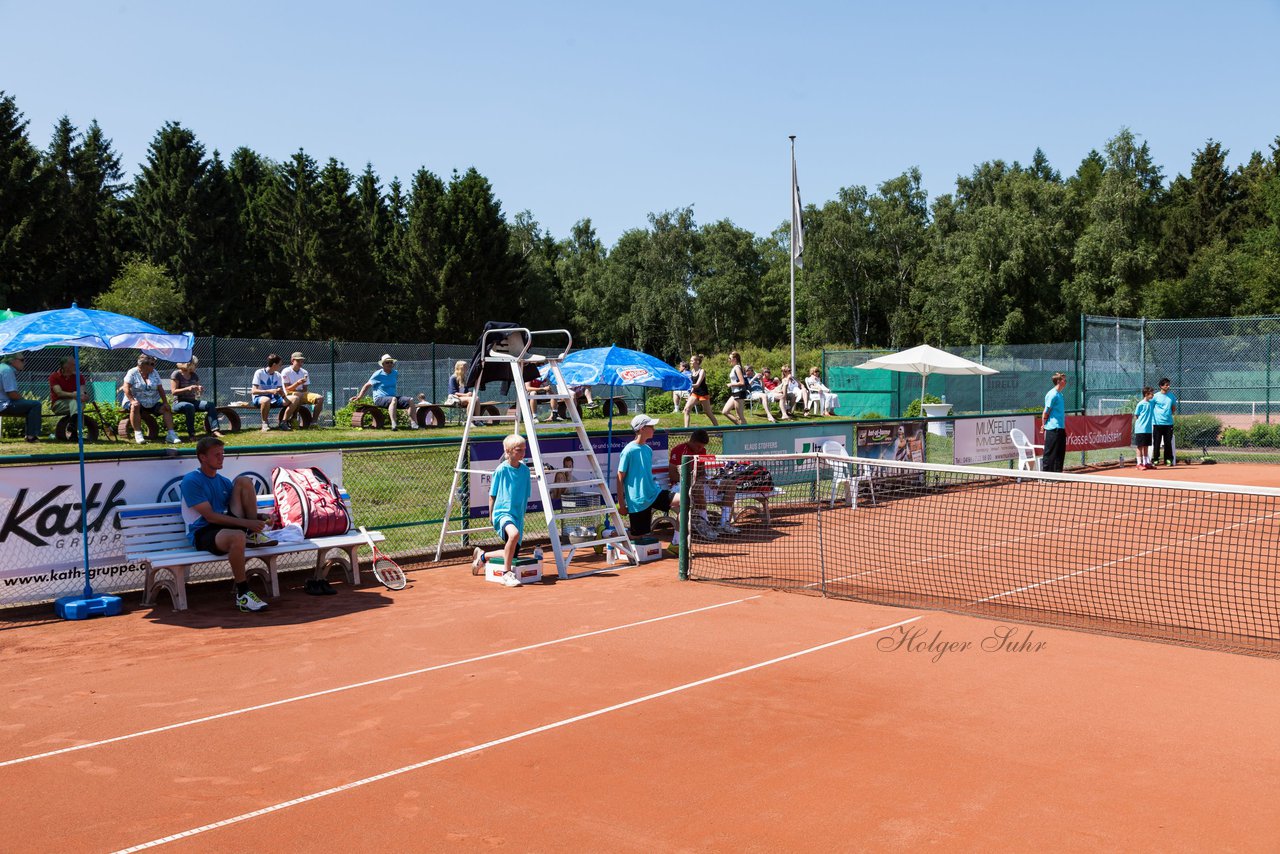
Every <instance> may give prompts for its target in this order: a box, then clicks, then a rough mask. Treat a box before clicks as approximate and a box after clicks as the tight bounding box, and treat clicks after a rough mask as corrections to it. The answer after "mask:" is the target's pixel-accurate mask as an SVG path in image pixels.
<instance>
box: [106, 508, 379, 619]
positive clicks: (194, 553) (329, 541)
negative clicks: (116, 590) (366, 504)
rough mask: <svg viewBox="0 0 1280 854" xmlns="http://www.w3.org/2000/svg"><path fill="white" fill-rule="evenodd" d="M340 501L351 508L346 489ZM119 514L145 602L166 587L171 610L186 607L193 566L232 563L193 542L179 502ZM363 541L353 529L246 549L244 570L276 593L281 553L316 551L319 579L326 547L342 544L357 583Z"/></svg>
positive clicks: (350, 574)
mask: <svg viewBox="0 0 1280 854" xmlns="http://www.w3.org/2000/svg"><path fill="white" fill-rule="evenodd" d="M342 500H343V501H344V502H346V504H347V506H348V508H350V506H351V500H350V497H349V496H348V495H347V493H346V492H345V491H344V492H343V493H342ZM274 508H275V499H274V498H273V497H272V496H270V495H260V496H258V512H259V513H270V512H271V511H272V510H273V509H274ZM119 519H120V526H121V528H122V529H123V533H124V552H125V557H126V559H127V560H128V561H130V562H138V563H140V564H141V565H142V566H143V568H144V569H145V571H146V578H145V582H144V595H143V602H144V603H145V604H147V605H154V604H156V597H157V595H158V594H159V593H160V591H161V590H167V591H168V592H169V598H170V600H171V601H172V602H173V609H174V610H175V611H185V610H186V609H187V577H188V572H189V570H190V569H191V567H193V566H196V565H198V564H206V563H222V564H227V566H228V567H230V564H229V563H227V558H226V556H225V555H215V554H212V553H211V552H206V551H200V550H199V549H197V548H195V547H194V546H192V545H191V541H190V540H189V539H188V538H187V525H186V522H185V521H184V520H183V518H182V504H181V503H180V502H177V501H168V502H163V503H159V504H131V505H129V506H127V507H122V508H121V509H120V511H119ZM369 535H370V536H371V537H373V540H374V542H382V541H384V540H385V539H386V537H384V536H383V535H382V534H381V533H380V532H377V531H370V532H369ZM366 544H367V543H366V541H365V538H364V535H363V534H361V533H360V532H359V531H357V530H355V529H352V530H350V531H348V532H347V533H345V534H340V535H337V536H332V537H315V538H311V539H307V540H301V541H299V542H293V543H280V544H278V545H274V546H266V547H263V548H249V549H246V550H245V564H246V568H245V574H246V576H247V577H250V578H261V579H262V583H263V586H264V587H265V588H266V590H267V595H268V596H271V597H272V598H275V597H278V596H279V595H280V580H279V578H278V576H277V573H276V562H277V559H278V558H279V557H280V556H281V555H287V554H298V553H302V552H309V551H314V552H315V553H316V565H315V577H316V578H323V577H324V576H325V575H326V574H327V568H328V564H327V562H326V561H327V558H328V555H329V552H330V551H332V550H334V549H340V550H342V551H343V552H345V553H346V555H347V561H348V563H347V567H346V575H347V581H349V582H350V583H351V584H352V585H356V584H359V583H360V561H359V560H358V559H357V558H356V550H357V549H358V548H360V547H361V546H363V545H366ZM253 561H260V562H261V563H262V564H263V566H256V565H251V564H252V562H253Z"/></svg>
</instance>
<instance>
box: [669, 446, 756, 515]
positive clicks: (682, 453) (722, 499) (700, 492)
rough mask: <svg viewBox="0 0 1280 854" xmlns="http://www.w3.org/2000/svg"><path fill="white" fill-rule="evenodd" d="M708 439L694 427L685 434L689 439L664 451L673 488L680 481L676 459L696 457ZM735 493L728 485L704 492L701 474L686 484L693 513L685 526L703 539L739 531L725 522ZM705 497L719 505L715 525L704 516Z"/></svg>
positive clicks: (702, 450) (731, 512)
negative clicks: (687, 525)
mask: <svg viewBox="0 0 1280 854" xmlns="http://www.w3.org/2000/svg"><path fill="white" fill-rule="evenodd" d="M709 441H711V437H710V436H708V435H707V431H706V430H694V431H693V432H692V433H691V434H690V435H689V441H687V442H681V443H680V444H679V445H676V446H675V447H674V448H672V449H671V450H670V452H668V454H667V478H668V480H669V481H670V483H671V486H672V488H673V489H674V488H675V487H676V484H678V483H679V482H680V461H681V460H683V459H684V458H685V457H700V456H702V455H703V454H705V453H706V452H707V442H709ZM736 492H737V490H736V489H734V488H733V487H732V486H730V487H729V488H727V489H725V488H721V489H720V490H719V491H717V490H715V489H712V490H710V491H709V492H708V490H707V488H706V478H705V476H704V477H700V478H698V480H696V481H695V482H694V483H692V484H691V485H690V486H689V497H690V498H691V499H692V501H693V515H692V516H691V517H690V518H689V526H690V527H691V528H693V532H694V533H695V534H697V535H698V536H700V537H702V538H704V539H707V540H714V539H715V538H716V537H718V536H719V535H720V534H737V533H739V530H738V529H737V528H735V527H733V526H732V525H730V524H729V521H730V518H731V517H732V515H733V500H734V497H735V495H736ZM708 499H710V500H711V501H713V502H717V503H719V504H720V525H719V527H718V528H717V527H716V526H715V525H712V524H711V520H710V519H708V518H707V500H708Z"/></svg>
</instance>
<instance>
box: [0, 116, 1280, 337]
mask: <svg viewBox="0 0 1280 854" xmlns="http://www.w3.org/2000/svg"><path fill="white" fill-rule="evenodd" d="M1227 157H1228V152H1227V151H1226V150H1224V149H1223V148H1222V146H1221V145H1220V144H1219V143H1218V142H1215V141H1213V140H1209V141H1207V142H1206V143H1205V145H1204V147H1203V148H1201V149H1199V150H1198V151H1196V152H1194V153H1193V154H1192V159H1191V164H1190V167H1189V169H1188V170H1187V174H1185V175H1184V174H1178V175H1177V176H1176V177H1175V178H1173V179H1172V180H1171V181H1168V182H1166V181H1165V178H1164V175H1163V174H1162V172H1161V168H1160V167H1159V166H1158V165H1156V164H1155V163H1154V162H1153V161H1152V158H1151V153H1150V150H1149V148H1148V146H1147V144H1146V143H1145V142H1143V141H1141V140H1140V139H1139V137H1137V136H1136V135H1135V134H1134V133H1133V132H1132V131H1130V130H1129V129H1127V128H1122V129H1121V130H1120V131H1119V132H1118V133H1117V134H1116V135H1115V136H1114V137H1113V138H1112V139H1110V140H1108V141H1107V142H1106V144H1105V145H1104V146H1103V147H1102V150H1101V151H1100V152H1099V151H1091V152H1090V153H1089V154H1088V155H1087V156H1086V157H1085V158H1084V159H1083V160H1082V161H1081V163H1080V164H1079V165H1078V166H1077V167H1076V169H1075V171H1074V172H1073V173H1071V174H1070V175H1069V176H1067V177H1065V178H1064V177H1063V175H1062V174H1061V173H1060V172H1059V171H1058V170H1057V169H1055V168H1053V167H1052V166H1051V165H1050V164H1049V162H1048V160H1047V158H1046V157H1045V155H1044V154H1043V152H1041V151H1040V150H1038V149H1037V150H1036V151H1035V152H1034V153H1033V154H1032V156H1031V159H1030V162H1029V163H1028V164H1026V165H1023V164H1021V163H1019V162H1013V163H1006V162H1003V161H1001V160H992V161H989V162H985V163H981V164H979V165H977V166H975V167H974V169H973V171H972V173H971V174H969V175H967V176H961V177H959V178H958V179H957V181H956V186H955V191H954V192H952V193H947V194H944V195H941V196H938V197H936V198H935V199H933V200H932V201H930V200H929V198H928V196H927V194H926V193H925V191H924V189H923V187H922V184H921V176H920V172H919V170H918V169H914V168H912V169H908V170H906V171H905V172H903V173H902V174H901V175H898V176H896V177H894V178H891V179H889V180H887V181H885V182H883V183H882V184H880V185H879V186H878V187H876V188H875V190H874V191H871V190H869V189H868V188H866V187H862V186H850V187H845V188H842V189H840V190H839V191H838V192H837V193H836V197H835V198H834V199H831V200H829V201H826V202H824V203H822V204H820V205H813V204H811V205H809V206H808V207H807V208H806V209H805V254H804V266H803V269H802V270H801V271H799V272H798V274H797V279H796V311H797V336H798V338H799V343H800V344H801V345H802V346H809V347H812V346H820V345H823V344H827V343H831V342H847V343H848V344H850V345H853V346H856V347H893V348H897V347H904V346H910V345H913V344H917V343H921V342H928V343H931V344H935V345H940V346H950V345H965V344H978V343H983V344H1018V343H1037V342H1048V341H1063V340H1071V339H1073V338H1074V337H1075V336H1076V334H1077V331H1078V316H1079V314H1080V313H1082V312H1085V313H1095V314H1118V315H1145V316H1148V317H1197V316H1226V315H1245V314H1273V313H1280V137H1277V138H1276V140H1274V141H1273V142H1272V143H1271V144H1270V146H1269V150H1268V152H1267V153H1265V154H1264V153H1262V152H1260V151H1255V152H1254V153H1253V154H1252V155H1251V156H1250V157H1249V158H1248V160H1247V161H1246V162H1244V164H1243V165H1240V166H1238V167H1236V168H1231V167H1229V166H1228V164H1227ZM789 232H790V223H789V221H784V222H781V223H780V224H779V226H778V228H777V229H775V230H774V231H773V232H772V233H770V234H766V235H756V234H753V233H752V232H750V231H748V230H746V229H743V228H740V227H738V226H737V225H735V224H734V223H733V222H731V221H729V220H727V219H726V220H721V221H718V222H712V223H705V224H700V223H698V222H697V221H696V219H695V216H694V211H693V208H692V207H691V206H689V207H681V208H675V209H672V210H669V211H662V212H657V213H651V214H649V216H648V221H647V222H646V223H645V224H644V225H641V226H637V227H635V228H632V229H629V230H627V231H625V232H624V233H623V234H622V235H621V236H620V237H619V238H618V240H617V241H616V242H615V243H614V245H613V246H611V247H610V246H606V245H604V243H603V242H602V241H601V240H600V238H599V236H598V235H597V233H596V231H595V229H594V228H593V226H592V224H591V220H590V219H589V218H584V219H582V220H581V221H579V222H578V223H576V224H575V225H574V226H573V228H572V229H571V230H570V233H569V234H568V235H567V236H565V237H557V236H555V235H552V234H550V233H548V231H547V230H546V229H545V228H543V227H542V226H541V225H540V224H539V223H538V222H537V220H536V219H535V218H534V216H533V214H532V213H531V212H529V211H521V212H519V213H516V214H515V215H513V216H508V215H507V214H506V213H505V212H504V211H503V209H502V205H501V202H500V201H499V200H498V198H497V197H496V195H495V193H494V190H493V187H492V186H491V185H490V183H489V181H488V180H487V179H486V178H485V177H484V176H483V175H482V174H481V173H480V172H479V171H477V170H476V169H474V168H471V169H468V170H467V171H466V172H465V173H462V174H459V173H457V172H455V173H453V174H452V175H451V176H449V177H448V179H447V180H446V179H445V178H442V177H441V176H438V175H435V174H434V173H432V172H430V171H429V170H427V169H419V170H418V171H417V172H416V173H415V174H414V175H413V176H411V178H410V179H409V181H408V183H407V184H402V183H401V182H400V180H399V179H392V180H391V181H389V182H384V180H383V179H382V178H381V177H380V176H379V175H378V173H377V172H376V171H375V170H374V168H373V166H372V165H371V164H369V165H366V166H365V168H364V169H363V171H361V172H359V173H358V174H357V173H355V172H352V171H351V170H350V169H348V168H347V167H346V166H345V165H344V164H342V163H340V162H339V161H337V160H335V159H333V158H330V159H329V160H327V161H325V162H323V163H321V162H319V161H318V160H317V159H316V158H314V157H313V156H311V155H310V154H308V153H306V152H305V151H303V150H299V151H298V152H297V153H295V154H293V155H292V156H291V157H289V158H288V159H286V160H284V161H280V162H277V161H274V160H271V159H269V158H267V157H265V156H263V155H261V154H258V153H256V152H254V151H252V150H250V149H248V148H239V149H236V150H235V151H233V152H232V153H231V155H230V157H229V158H228V159H226V160H224V159H223V157H222V155H221V154H220V153H219V152H218V151H212V152H210V151H208V150H207V149H206V148H205V146H204V145H203V144H202V143H201V142H200V141H199V139H198V138H197V137H196V135H195V134H194V133H193V132H192V131H191V130H190V129H188V128H186V127H184V126H182V125H180V124H178V123H174V122H170V123H167V124H165V125H164V126H163V127H161V128H160V130H159V131H157V133H156V134H155V137H154V138H153V139H152V141H151V144H150V146H149V148H148V150H147V153H146V158H145V160H144V162H143V163H141V164H140V165H139V167H138V169H137V170H136V172H135V174H134V180H133V182H132V184H129V183H126V182H125V180H124V171H123V169H122V168H121V157H120V155H119V154H118V153H117V152H116V151H115V150H114V149H113V147H112V143H111V140H110V139H108V138H107V136H106V135H105V133H104V131H103V129H102V128H101V127H99V126H98V124H97V123H96V122H91V123H90V124H89V125H88V127H87V128H84V129H83V130H82V129H79V128H77V127H76V126H75V125H73V124H72V122H71V121H70V119H69V118H63V119H62V120H61V121H60V122H58V124H57V125H56V127H55V128H54V132H53V136H52V139H51V140H50V141H49V143H48V145H47V146H46V147H45V148H43V149H42V148H38V147H37V146H36V144H35V143H34V142H33V141H32V140H31V138H30V136H29V133H28V123H27V122H26V120H25V119H24V117H23V114H22V113H21V111H20V110H19V108H18V105H17V102H16V99H15V98H14V97H13V96H11V95H8V94H6V93H4V92H0V301H2V302H3V303H4V305H3V306H0V307H9V308H12V309H15V310H18V311H38V310H41V309H46V308H56V307H61V306H65V305H67V304H69V303H70V302H71V301H72V300H77V301H78V302H79V303H80V304H82V305H99V306H103V307H109V308H111V309H112V310H117V311H129V310H132V311H133V313H136V314H139V315H140V316H147V317H148V319H152V320H155V321H156V322H160V323H162V325H169V326H173V327H179V328H182V329H191V330H192V331H195V332H196V333H197V334H201V335H222V336H243V337H264V338H272V337H288V338H315V339H327V338H337V339H343V340H369V339H376V340H397V341H406V342H416V341H442V342H466V341H471V340H473V339H474V338H475V337H476V336H477V334H478V332H479V329H480V328H481V326H482V325H483V323H484V321H485V320H487V319H507V320H519V321H521V322H523V323H525V324H527V325H529V326H533V327H548V326H562V325H563V326H567V327H569V328H570V329H571V330H573V332H574V335H575V339H576V340H577V341H578V342H580V343H582V344H584V345H602V344H609V343H617V344H621V345H624V346H629V347H635V348H637V349H642V350H646V351H648V352H652V353H655V354H657V355H660V356H663V357H665V358H667V359H669V360H673V361H674V360H675V359H678V358H682V357H686V356H687V355H688V354H690V353H693V352H708V353H715V352H723V351H726V350H729V349H731V348H734V347H746V346H751V347H758V348H766V349H767V348H774V347H779V346H782V345H783V344H785V343H786V341H787V339H788V336H789V327H788V310H789V299H790V296H789V265H790V246H789Z"/></svg>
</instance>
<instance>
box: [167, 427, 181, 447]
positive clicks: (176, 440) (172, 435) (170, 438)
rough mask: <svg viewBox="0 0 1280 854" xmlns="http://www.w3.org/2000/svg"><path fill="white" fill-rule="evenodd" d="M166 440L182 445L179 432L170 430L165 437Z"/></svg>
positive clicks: (172, 443) (171, 443)
mask: <svg viewBox="0 0 1280 854" xmlns="http://www.w3.org/2000/svg"><path fill="white" fill-rule="evenodd" d="M164 440H165V441H166V442H168V443H169V444H170V445H181V444H182V440H181V439H179V438H178V434H177V433H175V432H173V431H172V430H170V431H169V432H168V433H167V434H166V435H165V437H164Z"/></svg>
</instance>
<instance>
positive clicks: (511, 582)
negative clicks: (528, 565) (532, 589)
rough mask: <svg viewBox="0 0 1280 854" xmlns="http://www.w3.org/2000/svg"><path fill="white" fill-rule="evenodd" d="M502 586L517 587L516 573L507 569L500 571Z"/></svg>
mask: <svg viewBox="0 0 1280 854" xmlns="http://www.w3.org/2000/svg"><path fill="white" fill-rule="evenodd" d="M502 586H503V587H519V586H520V579H518V578H516V574H515V573H514V572H512V571H511V570H509V569H508V570H507V571H506V572H504V573H502Z"/></svg>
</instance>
